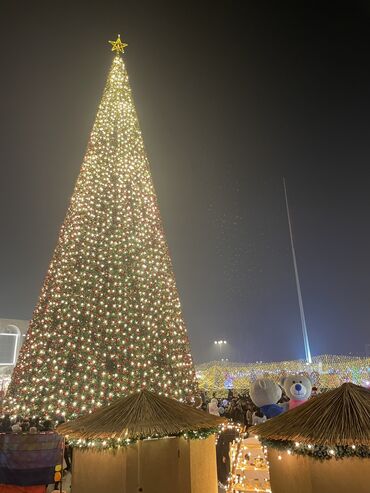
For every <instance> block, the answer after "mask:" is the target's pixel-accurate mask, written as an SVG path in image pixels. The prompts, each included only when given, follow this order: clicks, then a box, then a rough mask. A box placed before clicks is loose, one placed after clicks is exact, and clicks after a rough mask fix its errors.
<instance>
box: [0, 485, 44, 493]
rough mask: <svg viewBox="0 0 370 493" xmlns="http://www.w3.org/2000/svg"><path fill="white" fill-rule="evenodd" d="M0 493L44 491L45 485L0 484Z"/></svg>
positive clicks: (39, 492)
mask: <svg viewBox="0 0 370 493" xmlns="http://www.w3.org/2000/svg"><path fill="white" fill-rule="evenodd" d="M0 493H46V486H45V485H42V484H41V485H37V486H17V485H15V484H14V485H13V484H0Z"/></svg>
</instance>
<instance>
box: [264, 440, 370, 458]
mask: <svg viewBox="0 0 370 493" xmlns="http://www.w3.org/2000/svg"><path fill="white" fill-rule="evenodd" d="M261 441H262V444H263V445H264V446H265V447H269V448H274V449H277V450H281V451H286V452H288V451H290V453H291V454H296V455H306V456H309V457H312V458H314V459H317V460H329V459H334V458H335V459H344V458H346V457H359V458H361V459H368V458H370V447H368V446H366V445H334V446H332V447H328V446H325V445H306V444H302V443H300V444H298V442H285V441H280V440H261Z"/></svg>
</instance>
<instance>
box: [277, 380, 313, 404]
mask: <svg viewBox="0 0 370 493" xmlns="http://www.w3.org/2000/svg"><path fill="white" fill-rule="evenodd" d="M283 387H284V390H285V393H286V395H287V396H288V397H289V398H290V399H293V400H295V401H304V400H307V399H308V398H309V397H310V395H311V390H312V383H311V380H310V379H309V378H308V377H306V376H305V375H299V374H295V375H289V377H286V378H284V382H283Z"/></svg>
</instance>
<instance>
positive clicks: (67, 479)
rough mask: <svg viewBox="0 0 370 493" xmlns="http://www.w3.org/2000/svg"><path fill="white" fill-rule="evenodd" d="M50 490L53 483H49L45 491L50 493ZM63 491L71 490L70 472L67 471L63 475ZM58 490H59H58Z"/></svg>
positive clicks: (67, 492) (66, 492) (52, 487)
mask: <svg viewBox="0 0 370 493" xmlns="http://www.w3.org/2000/svg"><path fill="white" fill-rule="evenodd" d="M52 491H54V485H51V484H50V485H49V487H48V489H47V493H51V492H52ZM63 491H65V493H70V491H71V473H70V472H67V473H66V474H65V476H63ZM58 492H59V490H58Z"/></svg>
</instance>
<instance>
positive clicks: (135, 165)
mask: <svg viewBox="0 0 370 493" xmlns="http://www.w3.org/2000/svg"><path fill="white" fill-rule="evenodd" d="M111 43H112V50H113V51H115V52H116V54H115V56H114V60H113V64H112V67H111V70H110V72H109V76H108V80H107V83H106V87H105V90H104V93H103V97H102V100H101V103H100V106H99V109H98V113H97V116H96V120H95V124H94V127H93V130H92V133H91V137H90V142H89V144H88V148H87V151H86V155H85V158H84V160H83V164H82V169H81V172H80V175H79V177H78V180H77V184H76V188H75V191H74V193H73V196H72V199H71V204H70V206H69V209H68V212H67V215H66V218H65V221H64V223H63V225H62V228H61V232H60V236H59V239H58V244H57V247H56V249H55V252H54V256H53V259H52V261H51V264H50V267H49V270H48V273H47V276H46V278H45V281H44V285H43V288H42V291H41V295H40V299H39V301H38V304H37V306H36V308H35V311H34V314H33V318H32V320H31V323H30V327H29V331H28V335H27V339H26V341H25V343H24V345H23V347H22V350H21V353H20V356H19V360H18V364H17V366H16V368H15V370H14V373H13V378H12V382H11V384H10V387H9V390H8V394H7V408H8V409H9V410H12V411H13V412H17V413H22V414H42V415H49V416H52V415H54V414H65V415H66V416H67V417H74V416H76V415H79V414H82V413H86V412H88V411H90V410H92V409H94V408H96V407H99V406H101V405H102V404H105V403H107V402H109V401H110V400H112V399H114V398H116V397H118V396H122V395H125V394H127V393H129V392H131V391H133V390H135V389H140V388H144V387H145V388H148V389H152V390H154V391H156V392H158V393H163V394H165V395H170V396H172V397H175V398H178V399H181V398H184V397H185V396H186V395H187V394H188V393H191V392H193V391H194V389H195V386H196V384H195V374H194V368H193V363H192V358H191V354H190V349H189V341H188V337H187V332H186V328H185V324H184V321H183V317H182V313H181V307H180V301H179V296H178V292H177V289H176V284H175V278H174V274H173V269H172V265H171V260H170V256H169V252H168V247H167V244H166V239H165V235H164V232H163V228H162V224H161V219H160V213H159V209H158V204H157V199H156V195H155V191H154V188H153V184H152V180H151V175H150V170H149V165H148V159H147V156H146V153H145V150H144V144H143V139H142V136H141V132H140V129H139V125H138V119H137V116H136V111H135V107H134V103H133V99H132V95H131V90H130V86H129V81H128V76H127V72H126V69H125V65H124V62H123V59H122V56H121V52H122V53H123V48H124V47H125V46H126V45H124V44H123V43H122V42H121V40H120V38H119V37H118V38H117V41H115V42H111Z"/></svg>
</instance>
